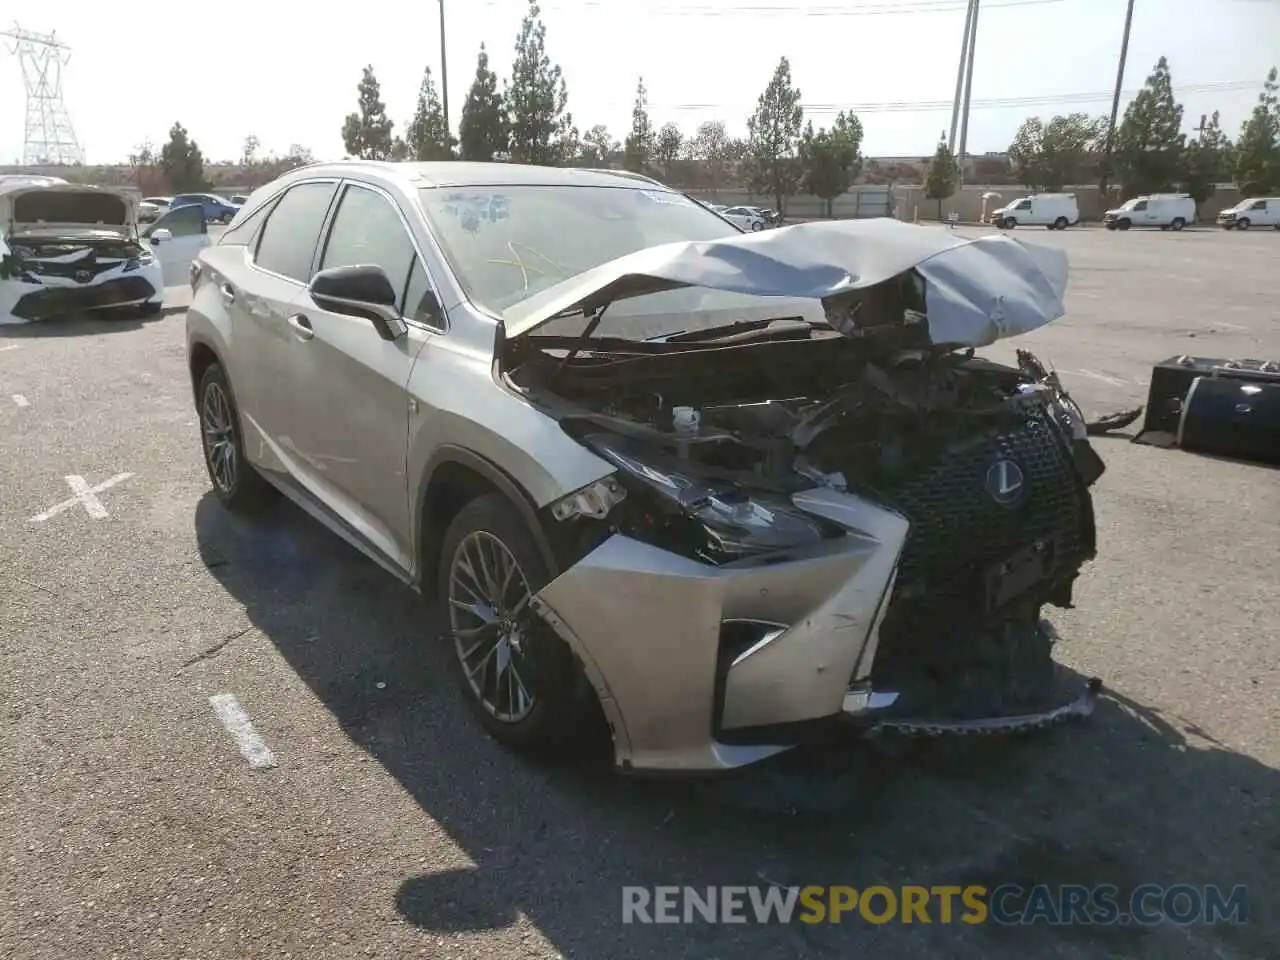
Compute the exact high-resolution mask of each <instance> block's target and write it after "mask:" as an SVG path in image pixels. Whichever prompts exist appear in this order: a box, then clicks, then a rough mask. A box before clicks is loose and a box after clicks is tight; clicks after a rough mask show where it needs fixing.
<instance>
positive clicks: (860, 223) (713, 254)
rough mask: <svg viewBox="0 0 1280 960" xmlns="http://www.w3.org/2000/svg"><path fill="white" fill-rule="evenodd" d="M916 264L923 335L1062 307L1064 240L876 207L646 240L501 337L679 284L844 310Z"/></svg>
mask: <svg viewBox="0 0 1280 960" xmlns="http://www.w3.org/2000/svg"><path fill="white" fill-rule="evenodd" d="M911 271H914V272H915V273H916V274H917V275H918V276H919V277H920V278H922V279H923V281H924V295H925V307H926V311H925V312H926V316H927V325H928V335H929V340H930V342H931V343H933V344H936V345H939V346H953V345H954V346H974V347H980V346H986V345H987V344H990V343H993V342H995V341H996V340H999V339H1002V338H1006V337H1015V336H1018V335H1020V334H1023V333H1027V332H1028V331H1031V330H1034V329H1036V328H1038V327H1042V326H1044V325H1045V324H1047V323H1050V322H1052V321H1053V320H1056V319H1057V318H1058V317H1060V316H1062V315H1063V313H1064V312H1065V309H1064V306H1063V297H1064V295H1065V293H1066V286H1067V257H1066V254H1065V253H1064V252H1062V251H1061V250H1057V249H1053V248H1049V247H1037V246H1033V245H1029V244H1024V243H1022V242H1020V241H1018V240H1014V239H1012V238H1010V237H1006V236H998V235H993V236H985V237H977V238H972V237H963V236H958V235H956V234H955V233H954V232H953V231H951V230H947V229H944V228H940V227H921V226H916V225H913V224H909V223H903V222H901V221H898V220H894V219H890V218H882V219H874V220H844V221H826V222H821V223H801V224H795V225H794V226H790V227H782V228H780V229H777V230H768V231H761V232H759V233H752V234H742V235H741V236H735V237H730V238H727V239H724V240H712V241H703V242H678V243H668V244H662V245H659V246H655V247H648V248H646V249H643V250H638V251H636V252H635V253H631V254H627V255H626V256H623V257H619V258H618V259H616V260H611V261H609V262H607V263H603V264H601V265H600V266H598V267H594V268H592V269H590V270H587V271H585V272H583V273H580V274H578V275H577V276H575V277H570V278H569V279H567V280H564V281H562V282H561V283H558V284H556V285H554V286H552V287H549V288H547V289H546V290H542V291H539V292H538V293H537V294H535V295H534V296H532V297H529V298H528V299H526V300H523V301H521V302H520V303H517V304H515V305H513V306H511V307H509V308H508V309H507V310H506V311H504V313H503V316H502V322H503V329H504V331H505V335H506V337H508V338H514V337H520V336H523V335H525V334H527V333H529V332H530V331H532V330H535V329H537V328H538V327H540V326H541V325H542V324H544V323H546V322H547V321H549V320H551V319H552V318H554V317H556V316H557V315H560V314H563V313H565V312H567V311H572V310H575V309H587V310H592V309H595V308H597V307H600V306H603V305H606V304H608V303H610V302H613V301H615V300H620V299H625V298H628V297H636V296H641V295H643V294H648V293H658V292H660V291H663V290H673V289H677V288H680V287H705V288H708V289H712V290H724V291H727V292H730V293H740V294H747V295H754V296H759V297H791V298H803V299H812V300H819V301H821V302H822V305H823V307H824V308H825V309H826V311H827V313H828V315H840V314H842V313H844V312H846V311H847V309H848V306H849V305H850V304H851V303H852V302H855V301H856V300H857V298H858V293H859V291H862V290H865V289H867V288H869V287H874V286H875V285H877V284H880V283H884V282H886V281H888V280H892V279H894V278H896V277H899V276H901V275H903V274H907V273H909V272H911ZM837 326H839V325H838V324H837Z"/></svg>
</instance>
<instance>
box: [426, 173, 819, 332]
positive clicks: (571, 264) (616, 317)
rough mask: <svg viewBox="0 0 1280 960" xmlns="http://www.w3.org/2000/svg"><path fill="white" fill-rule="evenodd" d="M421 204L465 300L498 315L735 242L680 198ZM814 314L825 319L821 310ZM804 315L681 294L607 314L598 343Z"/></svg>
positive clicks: (559, 327)
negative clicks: (570, 287) (605, 276)
mask: <svg viewBox="0 0 1280 960" xmlns="http://www.w3.org/2000/svg"><path fill="white" fill-rule="evenodd" d="M420 197H421V199H422V207H423V210H424V212H425V213H426V215H427V219H428V220H429V221H430V223H431V227H432V232H433V233H434V234H435V237H436V239H437V241H438V242H439V244H440V247H441V249H442V250H443V252H444V255H445V258H446V259H447V260H448V261H449V266H450V267H451V268H452V270H453V272H454V274H455V275H456V276H457V278H458V282H459V283H460V284H461V285H462V287H463V289H464V290H465V292H466V294H467V297H468V299H470V300H471V301H472V302H473V303H475V304H477V305H478V306H480V307H483V308H484V309H486V310H488V311H489V312H491V313H494V314H496V315H501V313H502V311H503V310H505V309H506V308H507V307H510V306H512V305H513V304H517V303H519V302H520V301H522V300H524V299H525V298H527V297H530V296H532V295H533V294H535V293H538V292H539V291H541V290H543V289H545V288H547V287H550V286H552V285H554V284H556V283H559V282H560V281H562V280H566V279H568V278H569V277H572V276H575V275H576V274H579V273H581V272H583V271H584V270H589V269H591V268H592V267H596V266H599V265H600V264H602V263H606V262H608V261H609V260H614V259H616V258H618V257H621V256H625V255H626V254H629V253H634V252H635V251H637V250H642V249H644V248H645V247H651V246H657V245H658V244H663V243H673V242H678V241H687V240H693V241H698V240H718V239H723V238H726V237H736V236H740V235H741V231H739V230H738V229H737V228H736V227H734V226H733V225H731V224H729V223H726V222H725V221H724V220H722V219H720V218H719V217H717V216H716V215H715V214H713V213H711V212H709V211H708V210H706V209H704V208H703V207H702V206H700V205H699V204H697V203H695V202H694V201H692V200H690V199H688V198H687V197H684V196H682V195H681V194H678V193H672V192H669V191H665V190H650V189H645V188H643V187H630V186H627V187H577V186H561V185H555V186H542V185H539V186H533V185H525V186H520V185H500V186H477V187H464V188H428V189H424V190H422V191H421V192H420ZM799 303H800V304H805V303H807V301H799ZM812 306H813V307H815V308H816V309H817V316H818V317H819V318H821V316H822V311H821V305H820V304H816V303H815V304H813V305H812ZM802 310H803V307H797V305H796V303H795V302H793V301H789V300H788V301H785V303H779V301H778V300H777V299H776V298H774V299H772V300H771V301H765V300H763V299H762V298H759V297H749V296H745V295H741V294H732V293H725V292H722V291H713V290H704V289H701V288H686V289H680V290H670V291H665V292H663V293H655V294H649V295H646V296H641V297H633V298H631V299H628V300H623V301H620V302H618V303H615V304H613V305H611V306H610V307H609V308H608V309H607V310H606V311H605V313H604V317H603V321H602V322H601V324H600V326H599V327H598V329H597V330H596V332H595V335H596V336H600V337H625V338H628V339H643V338H645V337H654V336H661V335H663V334H667V333H674V332H676V331H678V330H688V329H694V328H698V327H703V326H710V325H718V324H722V323H731V322H734V321H735V320H737V319H744V320H748V319H758V318H760V317H762V316H766V315H773V316H782V317H794V316H798V315H800V313H801V312H802ZM582 327H583V322H582V319H581V318H568V319H565V320H557V321H553V322H551V323H548V324H547V325H545V326H544V327H542V328H539V331H538V332H539V333H545V334H552V335H574V334H577V333H579V332H580V331H581V330H582Z"/></svg>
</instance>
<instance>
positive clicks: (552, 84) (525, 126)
mask: <svg viewBox="0 0 1280 960" xmlns="http://www.w3.org/2000/svg"><path fill="white" fill-rule="evenodd" d="M541 13H542V11H541V9H540V8H539V6H538V3H537V0H529V9H528V11H526V13H525V16H524V20H523V21H522V22H521V24H520V34H519V36H518V37H517V38H516V56H515V62H514V63H512V65H511V83H510V84H509V85H508V86H507V92H506V97H505V100H506V105H507V119H508V122H509V124H510V130H511V159H512V160H515V161H517V162H519V163H540V164H554V163H557V162H559V160H560V157H561V153H562V149H563V147H562V141H563V139H564V137H565V136H566V134H567V133H568V132H569V130H570V129H571V128H572V126H573V117H572V116H571V115H570V114H568V113H567V112H566V108H567V107H568V105H569V93H568V90H567V89H566V88H565V84H564V76H563V75H562V74H561V72H560V68H559V67H558V66H555V65H553V64H552V63H551V60H550V58H549V57H548V56H547V52H546V38H547V28H546V25H545V24H543V22H542V19H541Z"/></svg>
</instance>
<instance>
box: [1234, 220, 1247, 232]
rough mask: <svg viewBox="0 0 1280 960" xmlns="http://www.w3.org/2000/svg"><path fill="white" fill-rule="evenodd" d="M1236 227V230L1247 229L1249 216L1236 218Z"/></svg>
mask: <svg viewBox="0 0 1280 960" xmlns="http://www.w3.org/2000/svg"><path fill="white" fill-rule="evenodd" d="M1236 229H1237V230H1248V229H1249V218H1248V217H1241V218H1240V219H1238V220H1237V221H1236Z"/></svg>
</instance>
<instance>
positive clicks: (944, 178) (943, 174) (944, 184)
mask: <svg viewBox="0 0 1280 960" xmlns="http://www.w3.org/2000/svg"><path fill="white" fill-rule="evenodd" d="M959 181H960V168H959V167H958V166H957V165H956V158H955V157H954V156H952V154H951V148H950V147H948V146H947V135H946V132H945V131H944V132H943V134H942V136H941V137H939V138H938V149H937V150H935V151H934V152H933V157H932V158H931V159H930V160H929V166H928V167H926V168H925V171H924V195H925V196H926V197H928V198H929V199H930V200H937V201H938V219H939V220H941V219H942V201H943V200H945V199H947V197H949V196H951V195H952V194H953V193H955V192H956V186H957V184H958V183H959Z"/></svg>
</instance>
